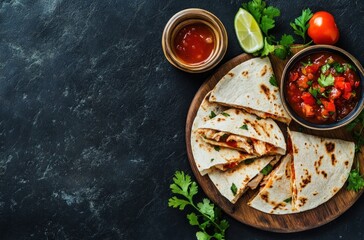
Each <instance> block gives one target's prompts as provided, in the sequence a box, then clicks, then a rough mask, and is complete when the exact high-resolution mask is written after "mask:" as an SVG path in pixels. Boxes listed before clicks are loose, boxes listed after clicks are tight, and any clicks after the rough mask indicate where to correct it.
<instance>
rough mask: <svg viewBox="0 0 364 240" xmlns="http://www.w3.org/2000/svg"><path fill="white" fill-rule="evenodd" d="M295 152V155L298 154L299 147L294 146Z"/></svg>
mask: <svg viewBox="0 0 364 240" xmlns="http://www.w3.org/2000/svg"><path fill="white" fill-rule="evenodd" d="M293 151H294V153H296V154H298V147H297V146H296V145H293Z"/></svg>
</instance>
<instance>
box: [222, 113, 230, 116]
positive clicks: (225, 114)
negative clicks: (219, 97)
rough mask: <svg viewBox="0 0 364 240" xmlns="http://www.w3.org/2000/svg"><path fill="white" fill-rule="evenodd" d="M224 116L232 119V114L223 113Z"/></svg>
mask: <svg viewBox="0 0 364 240" xmlns="http://www.w3.org/2000/svg"><path fill="white" fill-rule="evenodd" d="M221 114H222V115H224V116H225V117H230V114H228V113H226V112H223V113H221Z"/></svg>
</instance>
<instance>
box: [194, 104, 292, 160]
mask: <svg viewBox="0 0 364 240" xmlns="http://www.w3.org/2000/svg"><path fill="white" fill-rule="evenodd" d="M197 133H198V134H199V135H200V136H201V138H202V139H203V140H204V141H205V142H206V143H209V144H211V145H215V146H219V147H225V148H231V149H235V150H238V151H241V152H243V153H245V154H249V155H252V156H264V155H276V154H280V155H284V154H285V152H286V143H285V140H284V136H283V134H282V131H281V130H280V128H279V127H278V125H277V124H276V123H275V122H274V121H273V120H272V119H259V118H257V117H256V116H255V115H252V114H249V113H246V112H244V111H242V110H239V109H233V108H232V109H228V110H226V111H224V112H222V113H220V114H219V115H217V116H216V117H214V118H212V119H210V120H208V121H207V122H206V123H205V124H203V125H202V126H200V127H199V128H198V129H197Z"/></svg>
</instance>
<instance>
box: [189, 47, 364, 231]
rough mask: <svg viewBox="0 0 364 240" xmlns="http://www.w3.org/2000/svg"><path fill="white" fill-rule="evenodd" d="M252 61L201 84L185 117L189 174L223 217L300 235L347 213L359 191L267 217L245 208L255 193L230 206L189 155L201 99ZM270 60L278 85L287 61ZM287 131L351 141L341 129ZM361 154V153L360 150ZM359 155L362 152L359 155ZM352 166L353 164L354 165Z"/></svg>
mask: <svg viewBox="0 0 364 240" xmlns="http://www.w3.org/2000/svg"><path fill="white" fill-rule="evenodd" d="M301 49H302V48H300V47H299V46H297V47H296V48H293V49H292V51H293V52H294V53H297V52H298V51H299V50H301ZM251 58H253V56H251V55H248V54H241V55H239V56H237V57H235V58H233V59H231V60H230V61H228V62H227V63H225V64H224V65H222V66H221V67H220V68H219V69H218V70H217V71H216V73H215V74H214V75H213V76H211V78H209V79H208V80H207V81H205V82H204V83H203V84H202V86H201V87H200V89H199V90H198V92H197V93H196V95H195V97H194V99H193V101H192V103H191V106H190V109H189V112H188V115H187V122H186V145H187V153H188V159H189V162H190V165H191V168H192V170H193V173H194V175H195V177H196V179H197V181H198V183H199V185H200V186H201V188H202V189H203V191H204V192H205V193H206V195H207V196H208V197H209V198H210V199H211V200H212V201H213V202H214V203H215V204H217V205H218V206H219V207H220V208H221V209H222V210H223V211H224V212H225V213H227V214H229V215H230V216H231V217H233V218H235V219H236V220H238V221H240V222H242V223H244V224H247V225H250V226H253V227H256V228H259V229H263V230H267V231H272V232H299V231H304V230H308V229H312V228H316V227H319V226H321V225H323V224H326V223H328V222H330V221H332V220H334V219H335V218H337V217H338V216H340V215H341V214H342V213H344V212H345V211H346V210H347V209H349V208H350V207H351V206H352V205H353V204H354V202H355V201H356V200H357V199H358V198H359V197H360V195H361V194H362V192H363V191H360V192H358V193H356V192H354V191H347V190H346V185H344V187H343V188H342V189H341V190H340V191H339V192H338V193H337V194H336V195H335V196H334V197H333V198H331V199H330V200H329V201H328V202H326V203H324V204H322V205H320V206H319V207H317V208H315V209H312V210H309V211H305V212H302V213H295V214H288V215H271V214H267V213H263V212H260V211H258V210H256V209H253V208H251V207H249V206H248V205H247V204H246V203H247V202H248V200H249V199H250V198H251V197H252V196H254V195H255V194H256V192H257V190H255V191H252V190H249V191H247V192H246V193H245V194H244V195H243V196H242V197H241V198H240V199H239V200H238V201H237V203H236V204H232V203H230V202H229V201H228V200H227V199H226V198H224V197H223V196H222V195H221V194H220V193H219V191H218V190H217V189H216V187H215V186H214V184H213V183H212V182H211V181H210V179H209V177H208V176H207V175H206V176H201V175H200V173H199V171H198V170H197V167H196V165H195V161H194V158H193V154H192V151H191V142H190V138H191V127H192V123H193V120H194V118H195V116H196V113H197V110H198V108H199V106H200V104H201V102H202V100H203V99H204V97H205V95H206V94H207V93H208V92H209V91H210V90H212V89H213V87H214V86H215V85H216V83H217V82H218V81H219V80H220V79H221V78H222V77H223V76H224V75H225V74H226V73H228V71H229V70H230V69H232V68H233V67H235V66H236V65H238V64H240V63H242V62H244V61H247V60H249V59H251ZM270 60H271V62H272V65H273V69H274V72H275V75H276V79H277V81H280V79H281V75H282V72H283V69H284V66H285V64H286V62H287V61H283V60H280V59H278V58H276V57H274V56H272V57H270ZM280 127H281V129H282V131H283V132H284V134H287V133H286V129H285V128H286V127H285V125H283V124H280ZM290 129H292V130H298V131H301V132H304V133H308V134H313V135H317V136H323V137H332V138H340V139H344V140H351V141H352V140H353V139H352V138H351V134H350V133H348V131H347V130H346V129H345V128H339V129H336V130H331V131H315V130H310V129H306V128H303V127H301V126H300V125H298V124H297V123H295V122H293V121H292V122H291V124H290ZM362 150H363V149H362ZM362 152H363V151H362ZM356 161H360V163H363V154H361V155H359V154H357V156H356ZM354 165H355V162H354ZM360 165H361V169H360V170H361V172H362V173H363V172H364V164H360Z"/></svg>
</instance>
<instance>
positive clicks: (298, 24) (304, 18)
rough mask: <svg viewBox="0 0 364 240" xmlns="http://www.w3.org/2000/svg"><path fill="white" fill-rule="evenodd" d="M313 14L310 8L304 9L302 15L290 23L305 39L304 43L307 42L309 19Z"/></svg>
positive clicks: (295, 31)
mask: <svg viewBox="0 0 364 240" xmlns="http://www.w3.org/2000/svg"><path fill="white" fill-rule="evenodd" d="M312 16H313V13H312V12H311V10H310V9H309V8H307V9H304V10H302V14H301V16H299V17H298V18H296V19H295V20H294V22H291V23H290V25H291V27H292V28H293V30H294V33H295V34H296V35H298V36H300V37H301V38H302V39H303V43H306V32H307V29H308V27H309V24H308V21H309V20H310V19H311V17H312Z"/></svg>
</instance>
